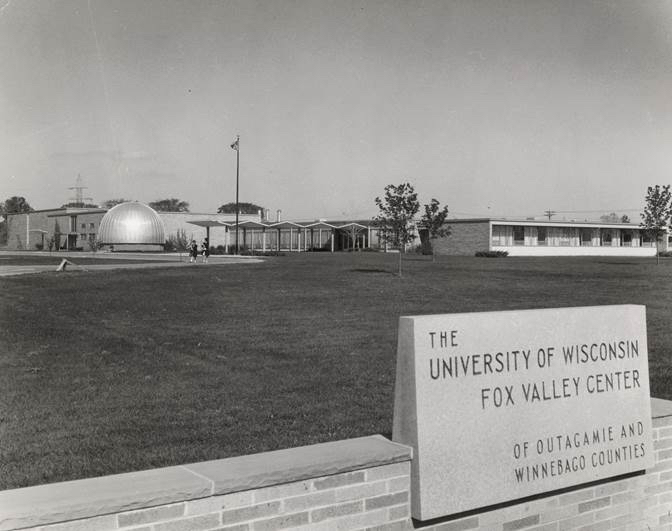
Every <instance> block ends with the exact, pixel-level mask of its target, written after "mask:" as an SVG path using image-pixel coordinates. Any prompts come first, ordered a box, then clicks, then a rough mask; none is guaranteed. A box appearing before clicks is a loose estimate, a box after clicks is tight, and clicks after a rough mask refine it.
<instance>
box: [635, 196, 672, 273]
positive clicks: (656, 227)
mask: <svg viewBox="0 0 672 531" xmlns="http://www.w3.org/2000/svg"><path fill="white" fill-rule="evenodd" d="M645 201H646V204H645V206H644V212H643V213H642V214H641V216H642V222H641V223H640V226H641V227H642V228H643V229H644V230H645V231H646V233H647V234H648V235H649V236H650V237H651V238H653V239H654V241H655V242H656V263H657V264H659V263H660V252H659V251H660V249H659V243H660V241H661V240H662V238H663V236H664V235H666V234H667V228H668V227H669V226H670V218H671V217H672V193H670V185H669V184H666V185H665V186H663V187H662V188H661V186H660V185H658V184H657V185H656V186H649V187H648V188H647V189H646V198H645Z"/></svg>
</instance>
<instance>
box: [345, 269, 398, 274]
mask: <svg viewBox="0 0 672 531" xmlns="http://www.w3.org/2000/svg"><path fill="white" fill-rule="evenodd" d="M350 271H352V272H354V273H385V274H386V275H394V274H395V273H392V272H391V271H388V270H387V269H366V268H355V269H351V270H350Z"/></svg>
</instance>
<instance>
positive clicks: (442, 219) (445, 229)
mask: <svg viewBox="0 0 672 531" xmlns="http://www.w3.org/2000/svg"><path fill="white" fill-rule="evenodd" d="M447 216H448V207H447V206H444V207H443V208H440V206H439V202H438V200H436V199H434V198H432V200H431V201H430V203H429V204H428V205H425V213H424V214H423V216H422V219H421V220H420V225H421V227H422V228H423V229H424V230H426V231H427V239H428V240H429V246H430V249H431V251H432V262H433V261H434V260H436V255H435V253H434V245H432V241H433V240H436V239H437V238H444V237H446V236H448V235H450V227H449V226H448V225H446V217H447Z"/></svg>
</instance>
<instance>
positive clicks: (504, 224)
mask: <svg viewBox="0 0 672 531" xmlns="http://www.w3.org/2000/svg"><path fill="white" fill-rule="evenodd" d="M446 223H447V224H448V225H449V226H450V230H451V234H450V235H449V236H447V237H445V238H439V239H437V240H434V241H433V242H432V245H433V247H434V251H435V252H436V254H444V255H467V256H473V255H474V254H475V253H476V252H479V251H506V252H507V253H508V254H509V255H510V256H655V254H656V242H655V241H654V240H653V239H652V238H651V237H649V236H648V235H647V234H646V233H645V231H644V230H643V229H642V228H641V227H640V226H639V225H637V224H633V223H601V222H590V221H537V220H512V219H494V218H475V219H452V220H449V221H447V222H446ZM659 246H660V250H661V251H667V250H668V239H667V237H666V238H663V241H662V242H660V244H659Z"/></svg>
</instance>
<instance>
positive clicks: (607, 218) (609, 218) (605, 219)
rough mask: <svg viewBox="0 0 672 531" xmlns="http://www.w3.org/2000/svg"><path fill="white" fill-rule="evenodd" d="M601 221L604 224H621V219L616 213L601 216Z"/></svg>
mask: <svg viewBox="0 0 672 531" xmlns="http://www.w3.org/2000/svg"><path fill="white" fill-rule="evenodd" d="M600 221H601V222H602V223H620V221H621V217H620V216H619V215H618V214H616V212H612V213H611V214H604V215H602V216H600Z"/></svg>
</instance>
